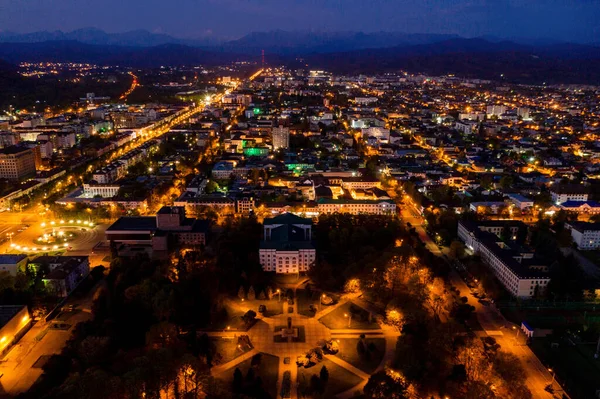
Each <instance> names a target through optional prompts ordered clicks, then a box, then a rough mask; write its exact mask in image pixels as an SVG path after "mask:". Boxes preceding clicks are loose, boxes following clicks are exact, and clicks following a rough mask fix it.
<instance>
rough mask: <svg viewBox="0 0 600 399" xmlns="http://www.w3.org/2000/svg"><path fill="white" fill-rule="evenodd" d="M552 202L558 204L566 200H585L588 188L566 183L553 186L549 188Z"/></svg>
mask: <svg viewBox="0 0 600 399" xmlns="http://www.w3.org/2000/svg"><path fill="white" fill-rule="evenodd" d="M550 195H551V196H552V202H554V203H555V204H556V205H560V204H562V203H564V202H567V201H587V200H588V190H587V188H586V187H584V186H582V185H579V184H566V185H558V186H554V187H553V188H552V189H551V190H550Z"/></svg>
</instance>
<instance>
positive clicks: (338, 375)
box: [298, 358, 362, 398]
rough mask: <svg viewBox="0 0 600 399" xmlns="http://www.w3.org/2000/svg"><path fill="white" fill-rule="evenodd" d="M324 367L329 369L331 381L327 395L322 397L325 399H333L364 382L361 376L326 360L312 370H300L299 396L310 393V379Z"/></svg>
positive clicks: (328, 384)
mask: <svg viewBox="0 0 600 399" xmlns="http://www.w3.org/2000/svg"><path fill="white" fill-rule="evenodd" d="M323 366H325V367H327V370H328V371H329V381H328V382H327V386H326V387H325V393H324V394H323V396H322V397H323V398H333V397H334V396H335V395H337V394H338V393H340V392H344V391H347V390H348V389H350V388H352V387H353V386H355V385H358V384H360V382H361V381H362V379H361V378H360V377H359V376H357V375H355V374H354V373H351V372H350V371H348V370H346V369H345V368H343V367H340V366H338V365H337V364H335V363H333V362H332V361H331V360H329V359H326V358H324V359H323V361H322V362H320V363H317V364H315V365H314V366H312V367H310V368H307V369H305V368H304V367H299V368H298V394H299V396H301V395H302V394H301V392H308V390H309V387H310V378H311V377H312V375H313V374H316V375H319V372H320V371H321V367H323ZM307 396H309V395H307Z"/></svg>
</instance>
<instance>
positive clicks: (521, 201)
mask: <svg viewBox="0 0 600 399" xmlns="http://www.w3.org/2000/svg"><path fill="white" fill-rule="evenodd" d="M507 197H508V199H509V200H510V202H512V203H513V204H515V206H516V207H517V208H519V209H520V210H523V209H528V208H533V200H531V199H529V198H527V197H524V196H522V195H520V194H508V195H507Z"/></svg>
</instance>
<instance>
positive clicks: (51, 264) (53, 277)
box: [31, 256, 90, 297]
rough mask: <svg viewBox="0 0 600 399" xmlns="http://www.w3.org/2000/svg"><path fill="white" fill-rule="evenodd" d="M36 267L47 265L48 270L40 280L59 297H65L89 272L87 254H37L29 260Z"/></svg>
mask: <svg viewBox="0 0 600 399" xmlns="http://www.w3.org/2000/svg"><path fill="white" fill-rule="evenodd" d="M31 264H32V265H33V266H34V267H36V268H38V269H39V268H42V267H47V268H48V269H49V270H50V272H49V273H48V274H46V275H45V276H44V278H43V279H42V282H43V283H44V285H45V286H46V288H47V289H48V290H49V291H50V292H53V293H54V294H56V295H57V296H60V297H66V296H67V295H69V293H71V291H73V289H75V287H77V284H79V282H80V281H81V280H82V279H83V278H84V277H85V276H86V275H87V274H88V273H89V272H90V259H89V257H87V256H38V257H37V258H35V259H34V260H32V261H31Z"/></svg>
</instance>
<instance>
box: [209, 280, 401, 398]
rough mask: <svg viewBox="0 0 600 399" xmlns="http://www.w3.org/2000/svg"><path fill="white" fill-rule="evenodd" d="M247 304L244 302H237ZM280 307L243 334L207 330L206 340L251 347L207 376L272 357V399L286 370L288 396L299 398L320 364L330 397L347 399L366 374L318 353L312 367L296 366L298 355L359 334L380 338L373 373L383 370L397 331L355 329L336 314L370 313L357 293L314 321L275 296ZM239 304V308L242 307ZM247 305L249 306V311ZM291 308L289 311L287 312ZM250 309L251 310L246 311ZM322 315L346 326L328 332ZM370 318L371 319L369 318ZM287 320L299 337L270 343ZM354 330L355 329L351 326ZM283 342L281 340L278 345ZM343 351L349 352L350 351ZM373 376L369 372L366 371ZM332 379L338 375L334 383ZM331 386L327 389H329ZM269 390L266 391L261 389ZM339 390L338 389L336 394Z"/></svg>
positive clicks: (322, 311)
mask: <svg viewBox="0 0 600 399" xmlns="http://www.w3.org/2000/svg"><path fill="white" fill-rule="evenodd" d="M304 283H306V281H304V282H300V283H299V284H297V285H296V286H294V287H293V289H294V293H296V289H297V288H299V287H300V286H302V285H303V284H304ZM242 303H246V304H247V305H249V303H248V302H242ZM280 304H281V306H282V308H283V312H282V313H279V314H276V315H274V316H272V317H264V316H261V315H259V316H257V321H256V323H255V324H254V325H253V326H252V327H250V328H249V329H248V331H245V332H244V331H231V330H227V329H225V330H224V331H212V332H209V333H208V335H209V336H210V337H215V338H216V337H219V338H220V339H230V340H232V342H234V340H235V339H236V338H237V337H238V336H240V335H248V336H249V338H250V342H251V343H252V349H251V350H249V351H246V352H244V353H242V354H240V355H239V356H237V357H235V358H234V359H233V360H229V361H226V362H225V363H223V364H219V365H217V366H214V367H213V368H212V369H211V374H212V375H213V376H214V377H216V378H221V379H223V380H226V381H228V380H229V379H230V378H229V377H230V374H233V372H234V370H235V369H236V367H238V365H240V364H242V363H244V362H246V361H248V360H249V359H251V358H252V357H253V356H254V355H256V354H260V353H262V354H267V355H271V356H276V357H277V358H278V361H279V368H278V378H277V391H276V392H277V397H280V396H281V384H282V381H283V375H284V373H285V372H286V371H287V372H290V374H291V388H292V390H291V397H292V398H300V397H302V396H303V395H302V392H301V390H302V387H306V386H307V376H308V377H310V375H312V374H318V373H319V370H320V369H321V367H322V365H325V366H326V367H327V368H328V370H329V372H330V373H331V375H332V376H333V378H332V379H331V381H332V383H333V381H335V384H336V387H337V392H334V393H333V394H334V396H336V397H338V398H352V397H354V394H355V392H356V391H362V389H363V387H364V385H365V384H366V383H367V381H368V379H369V376H370V374H371V373H367V372H365V371H364V370H361V369H360V368H359V367H356V366H355V365H352V364H350V363H349V362H347V361H346V360H344V359H343V358H346V356H337V355H334V354H324V355H323V360H322V361H320V362H318V363H316V364H315V365H313V366H311V367H308V368H304V367H302V366H298V365H297V364H296V360H297V359H298V357H301V356H304V355H305V354H306V353H307V352H308V351H309V350H311V349H313V348H316V347H318V346H319V344H320V343H322V342H324V341H329V340H337V341H338V342H339V341H340V340H346V339H348V340H351V339H353V340H358V339H359V338H360V337H361V335H363V336H365V337H367V339H378V340H385V345H382V346H384V347H385V349H384V350H383V352H382V353H381V360H380V362H379V364H378V365H377V366H376V367H375V371H376V370H380V369H383V368H384V367H385V366H386V365H387V364H388V362H389V361H390V360H391V358H392V357H393V353H394V349H395V346H396V339H397V337H398V336H399V332H398V331H397V330H396V329H395V328H393V327H390V326H387V325H384V324H380V325H379V328H375V327H373V326H369V328H360V326H361V325H360V324H359V323H354V325H353V324H352V320H349V321H346V320H348V318H347V314H345V313H341V312H343V311H344V309H346V307H348V306H349V305H350V304H353V305H354V306H355V307H359V308H360V309H361V311H364V312H373V311H374V309H372V308H371V307H370V305H369V304H368V303H366V302H364V301H362V300H361V299H360V298H359V297H358V295H357V294H349V295H345V296H342V297H341V298H340V300H339V301H338V302H337V303H336V304H334V305H332V306H328V307H321V309H320V310H319V311H318V312H316V314H315V315H314V317H308V316H305V315H302V314H299V313H298V301H294V304H293V305H292V304H288V302H287V300H285V299H284V298H281V303H280ZM242 306H243V305H242ZM250 308H251V307H249V309H250ZM288 308H291V311H292V313H289V309H288ZM252 310H255V309H252ZM326 316H328V318H331V317H333V316H335V317H337V318H342V319H343V320H344V322H343V326H344V327H348V324H349V325H350V327H349V328H335V327H341V325H340V324H337V325H334V326H332V327H334V328H331V329H330V328H328V327H327V326H326V325H325V324H323V322H322V321H321V319H323V318H324V317H326ZM373 319H376V317H374V318H373ZM288 321H291V326H292V328H293V329H294V328H297V329H300V330H301V331H302V333H301V334H300V335H301V339H300V340H298V342H294V341H295V340H294V339H293V338H292V337H290V338H289V339H288V340H287V341H285V340H281V339H274V337H278V336H279V334H281V331H279V330H281V328H282V327H287V326H288ZM356 327H358V328H356ZM280 341H284V342H280ZM348 350H354V349H353V348H350V349H348ZM369 371H371V372H374V371H373V370H369ZM336 376H338V378H337V380H336V378H335V377H336ZM336 387H331V389H332V390H334V389H335V388H336ZM268 388H271V389H272V387H267V389H268ZM340 389H342V390H341V391H340Z"/></svg>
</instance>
